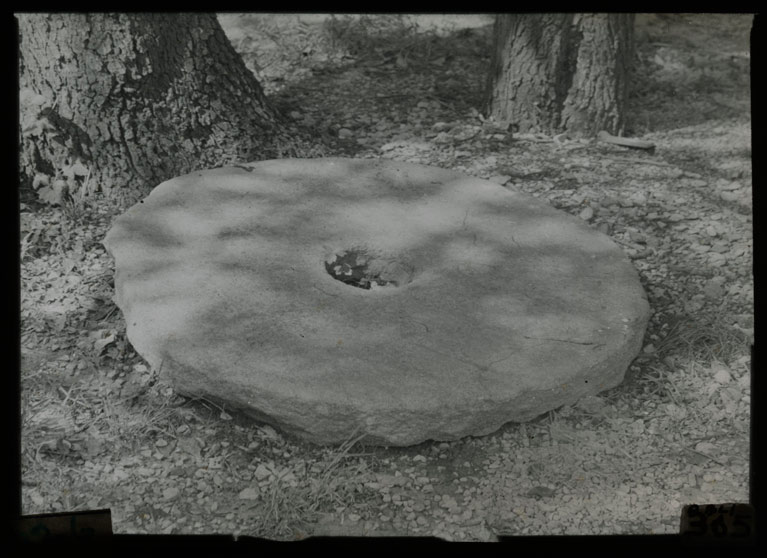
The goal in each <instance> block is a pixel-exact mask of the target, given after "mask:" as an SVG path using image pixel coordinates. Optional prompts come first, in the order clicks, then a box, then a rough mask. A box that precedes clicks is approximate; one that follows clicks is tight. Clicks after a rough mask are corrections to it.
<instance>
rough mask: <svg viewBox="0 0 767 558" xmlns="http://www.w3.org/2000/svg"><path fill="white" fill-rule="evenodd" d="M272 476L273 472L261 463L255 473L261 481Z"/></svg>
mask: <svg viewBox="0 0 767 558" xmlns="http://www.w3.org/2000/svg"><path fill="white" fill-rule="evenodd" d="M271 475H272V472H271V471H270V470H269V469H268V468H267V467H266V466H265V465H264V464H263V463H259V464H258V467H256V470H255V471H254V472H253V476H255V477H256V480H259V481H262V480H265V479H268V478H269V477H270V476H271Z"/></svg>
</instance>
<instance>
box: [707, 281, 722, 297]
mask: <svg viewBox="0 0 767 558" xmlns="http://www.w3.org/2000/svg"><path fill="white" fill-rule="evenodd" d="M703 294H705V295H706V297H708V298H709V299H711V300H718V299H720V298H722V296H724V288H723V287H722V285H721V283H717V282H714V281H713V280H711V281H708V282H707V283H706V285H705V286H704V287H703Z"/></svg>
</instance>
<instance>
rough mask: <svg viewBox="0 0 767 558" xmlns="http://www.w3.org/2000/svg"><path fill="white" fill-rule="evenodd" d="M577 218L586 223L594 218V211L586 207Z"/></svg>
mask: <svg viewBox="0 0 767 558" xmlns="http://www.w3.org/2000/svg"><path fill="white" fill-rule="evenodd" d="M579 216H580V218H581V219H583V220H584V221H588V220H589V219H591V218H592V217H593V216H594V210H593V209H591V208H590V207H586V208H584V209H583V211H581V212H580V213H579Z"/></svg>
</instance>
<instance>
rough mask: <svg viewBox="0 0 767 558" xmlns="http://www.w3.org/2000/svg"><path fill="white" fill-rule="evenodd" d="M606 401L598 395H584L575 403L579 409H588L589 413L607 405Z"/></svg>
mask: <svg viewBox="0 0 767 558" xmlns="http://www.w3.org/2000/svg"><path fill="white" fill-rule="evenodd" d="M605 405H606V403H605V401H604V399H602V398H601V397H598V396H596V395H587V396H586V397H582V398H581V399H579V400H578V402H577V403H576V404H575V406H576V407H578V408H579V409H581V410H583V411H586V412H587V413H597V412H599V411H600V410H602V409H603V408H604V407H605Z"/></svg>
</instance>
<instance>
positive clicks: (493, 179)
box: [488, 174, 511, 186]
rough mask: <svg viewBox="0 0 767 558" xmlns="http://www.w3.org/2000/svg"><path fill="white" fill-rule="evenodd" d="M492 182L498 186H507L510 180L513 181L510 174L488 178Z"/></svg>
mask: <svg viewBox="0 0 767 558" xmlns="http://www.w3.org/2000/svg"><path fill="white" fill-rule="evenodd" d="M488 180H489V181H490V182H495V183H496V184H500V185H501V186H503V185H504V184H506V183H507V182H508V181H509V180H511V176H509V175H508V174H496V175H493V176H491V177H490V178H488Z"/></svg>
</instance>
